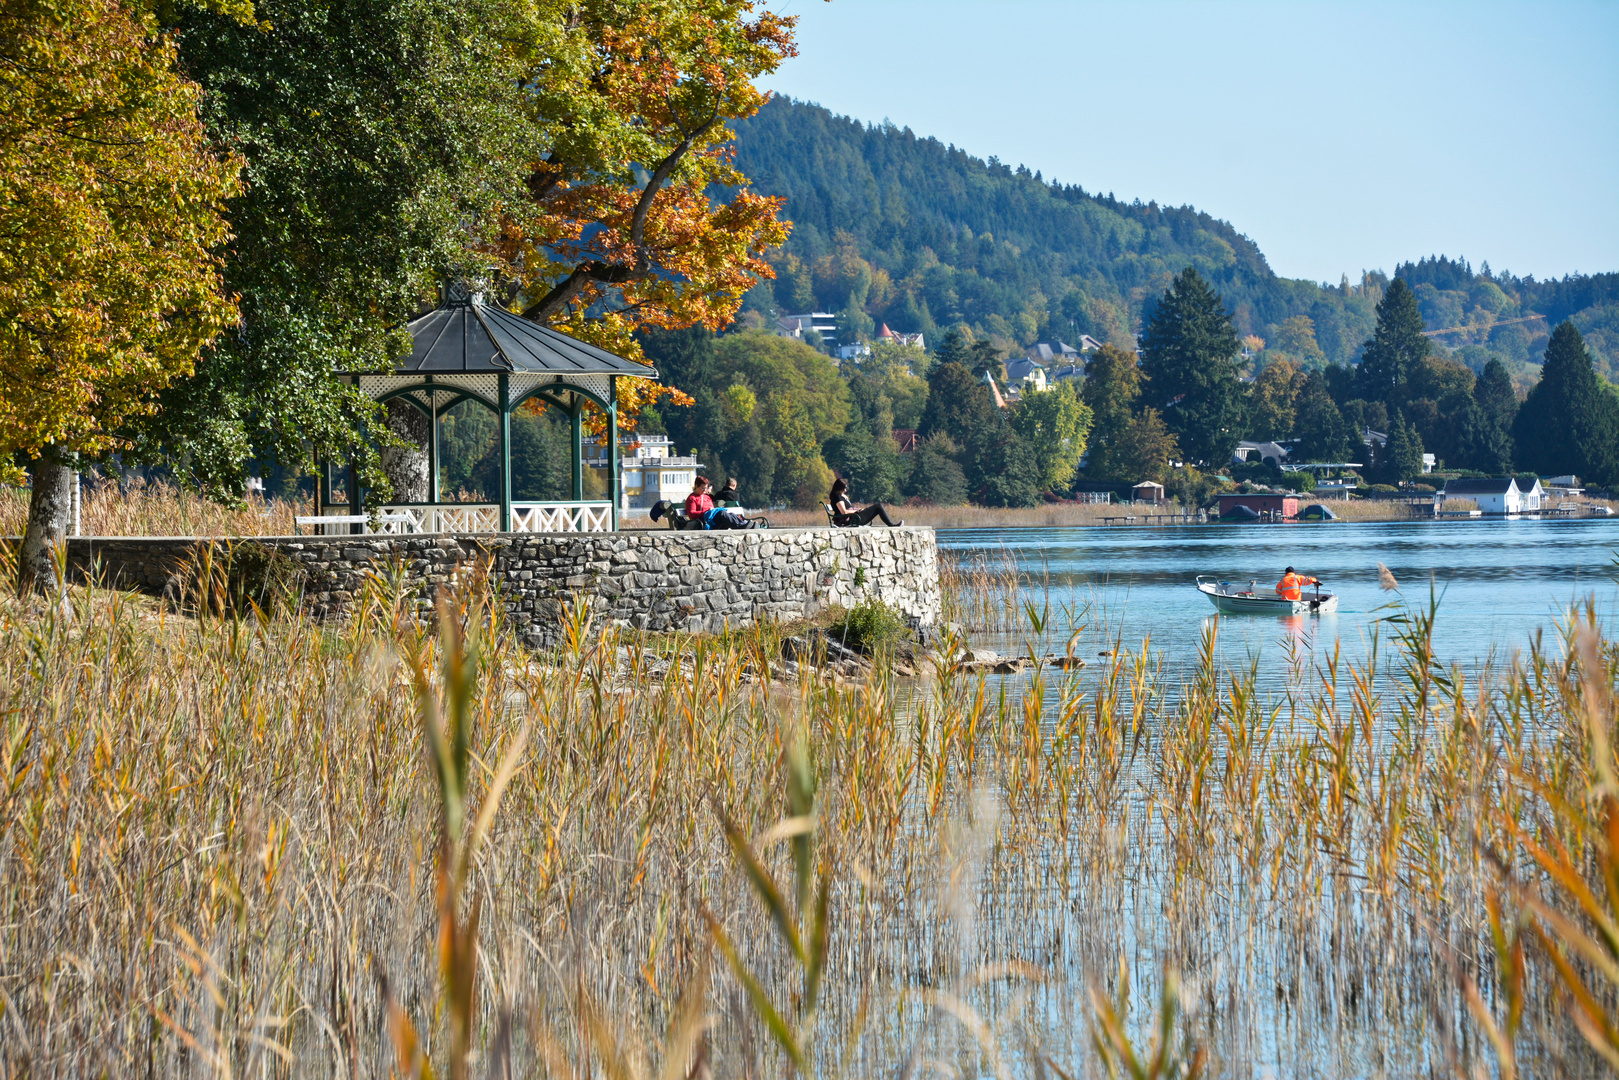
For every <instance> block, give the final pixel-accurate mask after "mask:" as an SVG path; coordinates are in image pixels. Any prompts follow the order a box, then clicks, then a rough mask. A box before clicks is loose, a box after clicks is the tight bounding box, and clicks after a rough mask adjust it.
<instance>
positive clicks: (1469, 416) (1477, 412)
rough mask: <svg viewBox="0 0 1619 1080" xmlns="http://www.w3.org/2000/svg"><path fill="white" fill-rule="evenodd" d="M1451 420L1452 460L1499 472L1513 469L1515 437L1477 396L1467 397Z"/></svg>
mask: <svg viewBox="0 0 1619 1080" xmlns="http://www.w3.org/2000/svg"><path fill="white" fill-rule="evenodd" d="M1513 404H1514V405H1516V404H1517V403H1516V402H1514V403H1513ZM1452 423H1453V425H1454V438H1453V442H1454V444H1455V457H1454V458H1452V459H1447V462H1448V463H1449V464H1454V465H1459V466H1461V467H1463V468H1467V469H1478V470H1479V471H1480V472H1487V473H1494V474H1497V475H1499V474H1502V473H1508V472H1511V471H1512V438H1511V436H1509V435H1508V434H1507V432H1506V430H1505V429H1504V428H1502V427H1501V425H1500V424H1499V423H1497V422H1496V419H1495V417H1494V416H1492V415H1490V413H1489V412H1488V411H1486V410H1485V408H1484V406H1482V405H1481V404H1479V402H1478V400H1477V398H1476V397H1475V398H1470V399H1468V400H1467V402H1466V404H1465V406H1464V407H1463V408H1462V409H1460V410H1459V411H1458V412H1457V413H1456V415H1455V417H1454V418H1453V421H1452Z"/></svg>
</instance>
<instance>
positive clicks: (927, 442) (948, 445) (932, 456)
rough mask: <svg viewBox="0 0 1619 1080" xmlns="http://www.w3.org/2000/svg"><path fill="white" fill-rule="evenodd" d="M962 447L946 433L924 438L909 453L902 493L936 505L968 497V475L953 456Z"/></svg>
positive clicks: (956, 455) (956, 454)
mask: <svg viewBox="0 0 1619 1080" xmlns="http://www.w3.org/2000/svg"><path fill="white" fill-rule="evenodd" d="M960 453H961V449H960V447H958V446H956V444H955V443H953V442H951V441H950V437H949V436H948V435H935V436H933V438H931V439H924V440H923V441H922V443H921V445H919V446H918V447H917V448H916V451H915V452H914V453H913V454H911V471H910V474H909V475H908V476H907V477H906V480H905V493H906V494H907V495H911V496H913V497H915V498H918V499H925V500H926V501H928V502H930V503H935V504H937V505H939V506H959V505H961V504H962V503H964V502H966V501H967V475H966V473H964V472H962V470H961V466H960V465H959V464H957V462H956V458H957V457H958V456H959V455H960Z"/></svg>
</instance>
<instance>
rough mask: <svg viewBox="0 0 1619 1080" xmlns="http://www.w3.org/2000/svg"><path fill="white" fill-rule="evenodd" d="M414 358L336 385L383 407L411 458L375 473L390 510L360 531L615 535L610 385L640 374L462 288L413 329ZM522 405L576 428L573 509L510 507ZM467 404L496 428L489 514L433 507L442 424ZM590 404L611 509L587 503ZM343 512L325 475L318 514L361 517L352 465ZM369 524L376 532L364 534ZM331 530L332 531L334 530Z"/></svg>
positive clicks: (448, 290)
mask: <svg viewBox="0 0 1619 1080" xmlns="http://www.w3.org/2000/svg"><path fill="white" fill-rule="evenodd" d="M409 329H410V335H411V339H412V340H413V342H414V343H415V347H414V348H413V349H412V350H411V354H410V356H409V357H408V358H406V359H405V360H404V361H402V362H401V363H400V364H399V366H398V367H397V368H396V369H394V370H390V371H349V372H342V373H340V374H339V376H338V378H339V379H341V380H342V381H344V382H347V383H349V384H350V385H352V386H356V387H358V389H359V390H360V392H361V393H363V394H365V395H367V396H368V397H370V398H371V399H372V400H374V401H378V402H381V403H383V404H384V405H385V406H386V407H387V408H388V422H389V426H390V427H391V428H392V429H393V430H394V431H395V432H396V433H398V434H400V435H402V436H404V437H405V438H406V439H407V440H409V441H413V442H415V443H416V448H415V449H414V450H405V451H398V450H393V451H390V452H385V453H384V457H383V468H384V469H385V470H387V472H388V474H389V477H390V479H391V480H392V481H393V484H394V489H395V490H394V494H395V501H394V502H391V503H388V504H387V505H385V506H378V507H373V508H372V509H373V510H374V511H375V514H374V516H372V518H371V519H370V521H368V522H367V523H366V524H365V525H364V526H363V527H364V528H366V529H372V528H374V529H375V530H376V531H378V532H392V533H399V532H428V533H432V532H519V533H540V532H547V533H549V532H605V531H608V530H611V529H616V528H618V510H619V501H620V493H619V467H618V393H617V391H618V380H619V379H621V378H629V379H652V378H656V377H657V372H656V371H655V370H653V369H652V368H651V367H649V366H647V365H646V364H640V363H636V362H635V361H633V360H626V359H624V358H623V357H621V356H614V355H613V354H612V353H610V352H607V351H606V350H605V349H600V348H597V347H596V346H594V345H589V344H586V343H585V342H583V341H580V340H578V339H577V338H572V337H569V336H568V335H567V334H563V333H559V332H557V331H556V330H552V329H550V328H549V327H545V326H540V325H538V324H537V323H533V322H530V321H529V320H527V319H523V318H520V317H518V316H516V315H513V314H512V313H511V312H509V311H506V310H505V309H504V308H502V307H500V306H499V305H498V304H486V303H485V302H484V299H483V294H482V293H480V292H477V291H475V290H474V289H473V288H472V287H470V286H468V285H466V284H465V283H462V282H453V283H451V284H449V285H446V286H445V287H444V289H443V295H442V302H441V303H440V305H439V306H438V307H437V308H435V309H434V310H432V311H430V312H428V313H427V314H426V315H423V316H421V317H420V318H418V319H415V320H413V321H412V322H411V323H410V324H409ZM530 398H537V399H539V400H540V401H542V402H544V403H545V404H546V405H549V406H551V407H553V408H556V409H560V410H562V412H564V413H565V414H567V416H568V418H569V419H570V420H571V421H572V426H573V498H572V500H570V501H568V502H513V501H512V483H511V475H512V460H511V445H512V440H511V416H512V413H513V412H515V411H516V410H517V409H518V407H519V406H521V405H522V404H523V403H524V402H526V401H528V400H529V399H530ZM463 401H476V402H478V403H479V404H481V405H483V406H485V407H486V408H488V409H490V410H491V411H492V412H494V414H495V416H496V418H497V419H498V421H499V423H498V431H499V436H498V442H497V447H498V453H499V455H500V491H499V498H498V499H497V500H496V501H493V502H487V503H466V502H441V501H440V492H439V477H438V474H439V468H438V464H439V450H438V419H439V417H441V416H443V415H444V413H445V411H446V410H448V409H451V408H453V407H454V406H456V405H458V404H460V403H461V402H463ZM587 403H593V404H595V405H596V406H598V407H599V408H601V409H602V411H604V412H605V413H606V414H607V446H608V461H607V474H608V476H609V478H610V479H609V481H608V483H609V490H610V493H611V495H610V498H609V499H608V500H607V501H587V500H586V499H585V497H584V494H585V493H584V455H583V446H582V442H583V434H584V431H583V423H582V420H583V416H584V410H585V406H586V404H587ZM347 481H348V482H347V484H346V488H347V501H345V502H341V503H334V502H332V489H333V484H332V476H331V468H330V466H328V467H327V468H325V469H322V470H321V476H320V483H321V490H320V502H321V514H322V515H323V516H332V517H348V518H349V519H350V522H345V524H349V523H353V524H356V525H359V524H360V523H359V522H355V521H353V519H355V518H358V517H361V516H362V515H365V514H366V507H365V505H364V502H363V493H362V492H361V490H360V484H359V477H358V475H356V470H355V469H354V466H353V464H352V463H351V464H350V466H349V469H348V478H347ZM372 522H374V524H373V523H372ZM334 524H335V523H334Z"/></svg>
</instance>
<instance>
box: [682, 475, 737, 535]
mask: <svg viewBox="0 0 1619 1080" xmlns="http://www.w3.org/2000/svg"><path fill="white" fill-rule="evenodd" d="M708 487H709V481H708V477H706V476H699V477H698V478H697V479H696V481H695V482H694V483H693V484H692V488H691V494H690V495H687V496H686V516H687V517H688V518H690V519H691V520H692V521H695V522H699V523H700V524H701V525H702V527H703V528H705V529H747V528H751V527H752V526H751V525H749V524H748V519H747V518H745V517H743V516H742V515H741V514H740V513H738V512H737V511H735V510H728V509H726V508H725V507H716V506H715V505H714V497H713V496H712V495H710V494H709V493H708Z"/></svg>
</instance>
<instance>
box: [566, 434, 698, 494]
mask: <svg viewBox="0 0 1619 1080" xmlns="http://www.w3.org/2000/svg"><path fill="white" fill-rule="evenodd" d="M583 453H584V458H585V464H586V465H589V466H590V467H591V468H593V469H605V468H606V467H607V440H606V439H604V438H603V437H602V436H600V435H593V436H590V437H588V438H586V439H585V440H584V447H583ZM700 468H702V464H701V463H700V462H699V461H698V460H697V458H696V457H693V456H688V457H681V456H679V455H678V454H676V453H675V452H674V446H673V445H672V444H671V443H670V441H669V436H667V435H623V436H620V437H619V441H618V472H619V484H620V487H619V490H620V491H622V492H623V494H624V505H623V506H622V507H620V509H623V510H645V509H647V508H648V507H650V506H651V505H652V504H653V503H655V502H657V501H658V500H659V499H667V500H669V501H670V502H676V501H679V500H681V499H684V498H685V497H686V496H687V495H690V494H691V485H692V481H694V480H696V479H697V470H698V469H700Z"/></svg>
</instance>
